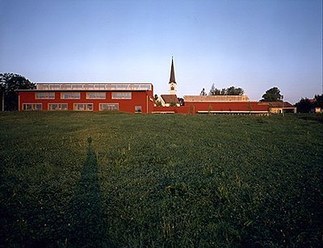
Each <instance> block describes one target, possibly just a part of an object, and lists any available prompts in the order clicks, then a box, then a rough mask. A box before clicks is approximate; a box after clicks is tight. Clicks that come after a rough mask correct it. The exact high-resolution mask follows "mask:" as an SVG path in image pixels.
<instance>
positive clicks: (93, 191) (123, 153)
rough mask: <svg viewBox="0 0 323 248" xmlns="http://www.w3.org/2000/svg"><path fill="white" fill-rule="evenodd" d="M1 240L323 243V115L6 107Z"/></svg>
mask: <svg viewBox="0 0 323 248" xmlns="http://www.w3.org/2000/svg"><path fill="white" fill-rule="evenodd" d="M0 124H1V125H0V148H1V149H0V163H1V167H0V182H1V184H0V221H1V225H0V247H41V246H42V247H281V246H284V247H287V246H290V247H318V246H320V245H321V242H322V240H321V237H322V236H321V235H322V233H321V231H320V228H321V223H320V217H321V212H320V207H321V206H320V200H321V199H322V198H321V196H322V195H321V190H322V164H323V139H322V137H323V125H322V116H321V117H320V116H318V117H317V116H314V115H302V116H299V115H291V116H285V117H282V116H270V117H255V116H208V115H205V116H188V115H169V116H165V115H128V114H118V113H115V114H111V113H80V112H64V113H54V112H47V113H46V112H30V113H23V112H21V113H1V114H0Z"/></svg>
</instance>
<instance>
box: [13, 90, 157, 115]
mask: <svg viewBox="0 0 323 248" xmlns="http://www.w3.org/2000/svg"><path fill="white" fill-rule="evenodd" d="M120 85H121V86H120ZM129 85H130V84H127V85H126V86H127V87H126V86H124V87H123V85H122V84H118V86H119V89H118V88H117V87H116V89H115V90H109V89H106V90H105V89H97V90H95V89H92V88H91V89H89V90H87V89H83V88H82V89H75V90H72V89H71V90H62V89H57V90H55V89H47V90H46V89H36V90H20V91H18V101H19V103H18V106H19V110H20V111H28V110H44V111H51V110H52V111H54V110H56V111H57V110H72V111H73V110H74V111H106V110H115V111H121V112H129V113H136V112H137V113H151V112H152V111H153V108H154V100H153V89H152V85H148V86H147V84H146V85H144V86H145V88H146V90H145V89H141V88H137V89H135V88H132V87H131V85H130V86H129ZM142 85H143V84H142ZM142 88H144V87H142Z"/></svg>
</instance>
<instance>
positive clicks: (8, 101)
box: [0, 73, 35, 111]
mask: <svg viewBox="0 0 323 248" xmlns="http://www.w3.org/2000/svg"><path fill="white" fill-rule="evenodd" d="M34 88H35V84H34V83H32V82H30V81H29V80H28V79H26V78H25V77H23V76H21V75H19V74H15V73H0V92H1V98H2V99H1V102H4V106H2V109H4V110H6V111H12V110H17V109H18V94H17V92H16V90H17V89H34Z"/></svg>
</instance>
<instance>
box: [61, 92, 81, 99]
mask: <svg viewBox="0 0 323 248" xmlns="http://www.w3.org/2000/svg"><path fill="white" fill-rule="evenodd" d="M80 98H81V93H80V92H62V93H61V99H80Z"/></svg>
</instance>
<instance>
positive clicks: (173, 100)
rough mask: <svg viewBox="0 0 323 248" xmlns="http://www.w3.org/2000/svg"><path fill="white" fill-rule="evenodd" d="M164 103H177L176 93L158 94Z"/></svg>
mask: <svg viewBox="0 0 323 248" xmlns="http://www.w3.org/2000/svg"><path fill="white" fill-rule="evenodd" d="M160 97H161V98H162V99H163V100H164V102H165V103H179V101H178V99H177V96H176V95H160Z"/></svg>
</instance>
